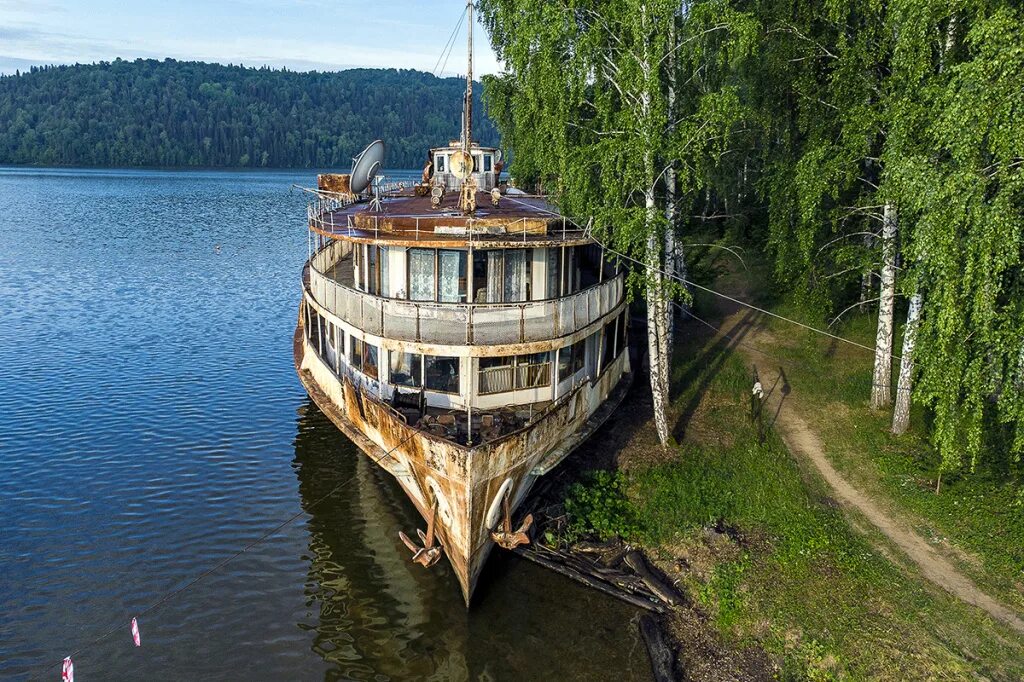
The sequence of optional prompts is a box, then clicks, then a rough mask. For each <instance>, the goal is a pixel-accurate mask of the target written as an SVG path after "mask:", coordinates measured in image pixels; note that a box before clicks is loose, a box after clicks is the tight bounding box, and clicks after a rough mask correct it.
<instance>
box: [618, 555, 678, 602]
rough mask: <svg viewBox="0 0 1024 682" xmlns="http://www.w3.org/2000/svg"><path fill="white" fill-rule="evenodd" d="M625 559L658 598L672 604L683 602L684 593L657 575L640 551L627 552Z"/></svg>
mask: <svg viewBox="0 0 1024 682" xmlns="http://www.w3.org/2000/svg"><path fill="white" fill-rule="evenodd" d="M623 561H625V563H626V565H627V566H629V567H630V568H632V569H633V570H634V571H635V572H636V574H637V575H638V576H640V579H641V580H642V581H643V582H644V585H646V586H647V588H648V589H649V590H650V591H651V592H653V593H654V594H655V595H656V596H657V597H658V599H660V600H661V601H663V602H665V603H666V604H670V605H672V606H677V605H678V604H680V603H682V601H683V599H682V595H680V594H679V592H678V591H677V590H676V588H675V587H673V586H672V585H670V584H668V583H667V582H665V581H664V580H662V579H661V578H660V577H659V576H657V575H655V573H654V571H652V570H651V568H650V566H648V565H647V562H646V561H645V560H644V558H643V556H642V555H641V554H640V552H636V551H631V552H627V553H626V556H625V557H624V559H623Z"/></svg>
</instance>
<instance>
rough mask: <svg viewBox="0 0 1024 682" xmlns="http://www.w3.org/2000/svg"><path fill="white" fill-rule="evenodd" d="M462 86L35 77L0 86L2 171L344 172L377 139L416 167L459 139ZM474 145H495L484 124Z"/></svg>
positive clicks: (480, 119) (264, 78)
mask: <svg viewBox="0 0 1024 682" xmlns="http://www.w3.org/2000/svg"><path fill="white" fill-rule="evenodd" d="M465 87H466V85H465V80H464V79H461V78H454V77H453V78H437V77H435V76H433V75H431V74H429V73H424V72H420V71H412V70H396V69H352V70H348V71H337V72H316V71H313V72H303V73H299V72H294V71H288V70H276V69H270V68H267V67H264V68H258V69H256V68H247V67H243V66H223V65H220V64H206V63H203V62H180V61H175V60H173V59H165V60H163V61H157V60H142V59H139V60H136V61H131V62H129V61H122V60H116V61H113V62H100V63H98V64H90V65H74V66H49V67H33V68H32V69H31V71H29V72H27V73H18V74H15V75H10V76H0V163H2V164H35V165H61V166H65V165H66V166H120V167H126V166H164V167H173V166H193V167H272V168H330V167H341V168H344V167H347V166H348V165H349V164H350V163H351V159H352V157H353V156H354V155H356V154H358V153H359V151H360V150H362V149H363V147H365V146H366V145H367V144H368V143H369V142H371V141H373V140H375V139H377V138H380V139H383V140H384V141H385V142H386V143H387V146H388V147H387V148H388V151H387V159H386V165H387V166H389V167H392V168H419V167H420V166H421V165H422V164H423V160H424V159H425V158H426V153H427V149H429V148H430V147H432V146H437V145H439V144H444V143H447V142H448V141H449V140H450V139H452V138H453V137H457V136H458V134H459V126H460V116H461V114H462V98H463V94H464V92H465ZM481 90H482V88H475V91H476V92H477V93H479V92H480V91H481ZM475 110H476V111H478V112H483V111H484V109H483V106H482V105H480V104H479V103H478V104H477V106H476V107H475ZM474 136H475V137H476V138H477V139H478V140H479V141H481V142H482V143H485V144H496V143H497V140H498V134H497V132H496V130H495V127H494V125H493V124H492V123H491V121H490V120H489V119H488V118H487V116H486V115H480V114H478V115H477V116H476V117H475V120H474Z"/></svg>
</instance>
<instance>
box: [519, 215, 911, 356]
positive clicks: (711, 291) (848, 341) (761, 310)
mask: <svg viewBox="0 0 1024 682" xmlns="http://www.w3.org/2000/svg"><path fill="white" fill-rule="evenodd" d="M505 198H506V199H512V197H509V196H506V197H505ZM512 201H514V202H516V203H518V204H522V205H523V206H529V207H530V208H532V209H534V210H540V211H543V212H545V213H550V214H551V215H560V214H558V213H556V212H555V211H549V210H547V209H544V208H541V207H539V206H534V205H533V204H527V203H526V202H523V201H516V199H512ZM560 217H561V216H560ZM587 232H588V235H587V236H589V237H590V238H591V239H593V240H594V241H595V242H596V243H597V244H599V245H600V246H601V248H603V249H604V250H605V251H607V252H609V253H613V254H615V255H616V256H619V257H620V258H624V259H626V260H628V261H631V262H633V263H636V264H637V265H639V266H641V267H643V268H646V269H653V270H654V271H655V272H658V273H660V274H662V275H664V276H665V277H668V278H669V279H674V280H676V281H677V282H681V283H682V284H686V285H689V286H692V287H695V288H697V289H700V290H701V291H706V292H707V293H709V294H713V295H715V296H718V297H719V298H724V299H726V300H727V301H732V302H733V303H736V304H738V305H741V306H744V307H746V308H750V309H751V310H756V311H757V312H759V313H763V314H765V315H768V316H770V317H774V318H776V319H779V320H783V321H785V322H789V323H790V324H795V325H797V326H798V327H803V328H804V329H807V330H808V331H812V332H814V333H816V334H821V335H822V336H827V337H829V338H832V339H835V340H836V341H841V342H842V343H846V344H849V345H851V346H856V347H857V348H861V349H863V350H866V351H870V352H871V353H874V352H875V349H874V348H872V347H871V346H865V345H864V344H862V343H858V342H857V341H853V340H851V339H847V338H845V337H842V336H839V335H837V334H833V333H832V332H828V331H825V330H824V329H818V328H817V327H813V326H811V325H809V324H804V323H803V322H800V321H799V320H794V319H792V318H789V317H786V316H784V315H779V314H778V313H773V312H772V311H770V310H765V309H764V308H760V307H758V306H756V305H754V304H753V303H747V302H746V301H741V300H740V299H738V298H734V297H732V296H729V295H728V294H723V293H721V292H719V291H715V290H714V289H710V288H708V287H706V286H703V285H701V284H697V283H696V282H692V281H690V280H688V279H686V278H684V277H680V276H679V275H677V274H675V273H670V272H667V271H665V270H663V269H662V268H660V267H657V268H651V266H650V264H648V263H644V262H643V261H640V260H637V259H636V258H633V257H632V256H627V255H626V254H624V253H621V252H620V251H616V250H615V249H613V248H611V247H609V246H608V245H606V244H605V243H604V242H602V241H601V240H600V239H598V238H597V237H595V236H594V234H593V232H592V231H591V230H590V229H589V228H588V229H587ZM892 357H893V358H894V359H896V360H901V359H902V358H901V357H900V356H899V355H896V354H892Z"/></svg>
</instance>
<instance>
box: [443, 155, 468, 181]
mask: <svg viewBox="0 0 1024 682" xmlns="http://www.w3.org/2000/svg"><path fill="white" fill-rule="evenodd" d="M448 167H449V168H451V171H452V175H454V176H455V177H457V178H458V179H459V180H467V179H469V176H470V175H472V174H473V157H472V156H470V155H469V153H468V152H464V151H462V150H461V149H460V150H459V151H457V152H455V153H454V154H452V157H451V159H449V160H448Z"/></svg>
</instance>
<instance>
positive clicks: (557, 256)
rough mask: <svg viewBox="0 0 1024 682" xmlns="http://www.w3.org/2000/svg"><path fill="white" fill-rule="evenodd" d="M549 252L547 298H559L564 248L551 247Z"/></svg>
mask: <svg viewBox="0 0 1024 682" xmlns="http://www.w3.org/2000/svg"><path fill="white" fill-rule="evenodd" d="M547 252H548V290H547V298H558V297H559V295H560V293H559V291H558V284H559V282H560V281H561V278H562V249H561V248H549V249H548V250H547Z"/></svg>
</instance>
